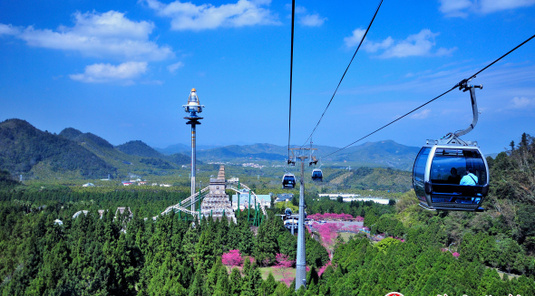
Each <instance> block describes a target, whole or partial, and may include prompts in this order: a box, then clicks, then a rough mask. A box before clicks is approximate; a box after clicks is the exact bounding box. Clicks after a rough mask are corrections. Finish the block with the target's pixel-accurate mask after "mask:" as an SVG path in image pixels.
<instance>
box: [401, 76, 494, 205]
mask: <svg viewBox="0 0 535 296" xmlns="http://www.w3.org/2000/svg"><path fill="white" fill-rule="evenodd" d="M467 83H468V81H467V80H466V79H465V80H463V81H461V82H460V83H459V90H462V91H463V92H466V91H470V99H471V104H472V113H473V119H472V123H471V124H470V126H469V127H468V128H466V129H464V130H461V131H457V132H455V133H448V134H447V135H446V136H444V137H443V138H441V139H439V140H434V141H433V140H431V141H430V140H428V141H427V144H426V145H424V146H423V147H422V149H421V150H420V152H419V153H418V156H417V157H416V159H415V161H414V165H413V174H412V185H413V188H414V192H415V193H416V197H417V198H418V200H419V202H420V206H421V207H422V208H424V209H428V210H446V211H484V209H483V208H482V207H481V204H482V202H483V200H484V198H485V197H486V196H487V194H488V190H489V168H488V164H487V161H486V160H485V157H484V156H483V153H481V150H480V149H479V147H478V145H477V142H472V141H464V140H462V139H461V138H460V136H463V135H466V134H467V133H469V132H470V131H471V130H473V129H474V127H475V126H476V124H477V121H478V109H477V101H476V95H475V89H476V88H480V89H482V88H483V86H481V85H476V86H474V85H470V86H469V85H468V84H467Z"/></svg>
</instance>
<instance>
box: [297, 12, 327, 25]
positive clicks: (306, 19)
mask: <svg viewBox="0 0 535 296" xmlns="http://www.w3.org/2000/svg"><path fill="white" fill-rule="evenodd" d="M326 20H327V18H325V17H321V16H320V15H319V14H317V13H315V14H307V15H304V16H302V17H300V20H299V23H300V24H301V25H303V26H306V27H321V26H322V25H323V23H324V22H325V21H326Z"/></svg>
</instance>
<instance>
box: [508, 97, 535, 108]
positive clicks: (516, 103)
mask: <svg viewBox="0 0 535 296" xmlns="http://www.w3.org/2000/svg"><path fill="white" fill-rule="evenodd" d="M532 107H535V98H533V99H529V98H526V97H514V98H513V99H512V100H511V108H512V109H528V108H532Z"/></svg>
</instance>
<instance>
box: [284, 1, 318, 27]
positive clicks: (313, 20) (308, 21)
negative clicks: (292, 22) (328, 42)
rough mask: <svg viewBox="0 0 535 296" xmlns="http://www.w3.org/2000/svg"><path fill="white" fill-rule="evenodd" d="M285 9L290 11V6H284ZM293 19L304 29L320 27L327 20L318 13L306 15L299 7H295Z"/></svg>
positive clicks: (303, 8) (305, 10) (303, 9)
mask: <svg viewBox="0 0 535 296" xmlns="http://www.w3.org/2000/svg"><path fill="white" fill-rule="evenodd" d="M286 9H288V10H291V9H292V6H291V5H290V4H286ZM289 17H291V16H289ZM295 17H296V19H297V23H299V24H300V25H302V26H305V27H321V26H323V24H324V23H325V21H326V20H327V18H326V17H322V16H320V15H319V14H318V13H308V11H307V9H306V8H305V7H304V6H299V5H297V6H295Z"/></svg>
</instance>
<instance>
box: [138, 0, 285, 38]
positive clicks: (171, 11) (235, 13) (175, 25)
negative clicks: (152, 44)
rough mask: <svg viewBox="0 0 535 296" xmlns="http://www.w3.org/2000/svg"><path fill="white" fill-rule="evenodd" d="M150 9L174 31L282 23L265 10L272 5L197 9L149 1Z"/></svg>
mask: <svg viewBox="0 0 535 296" xmlns="http://www.w3.org/2000/svg"><path fill="white" fill-rule="evenodd" d="M145 2H146V3H147V5H148V6H149V7H150V8H151V9H153V10H155V11H156V13H157V14H158V15H160V16H163V17H169V18H171V29H173V30H178V31H180V30H193V31H200V30H207V29H216V28H219V27H244V26H254V25H277V24H279V21H278V20H277V16H276V15H274V14H273V13H272V12H271V11H270V10H269V9H266V8H263V7H262V6H264V5H268V4H270V2H271V1H249V0H239V1H238V2H237V3H234V4H222V5H220V6H214V5H212V4H202V5H199V6H197V5H195V4H192V3H191V2H187V3H183V2H180V1H175V2H171V3H169V4H164V3H161V2H159V1H157V0H146V1H145Z"/></svg>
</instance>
